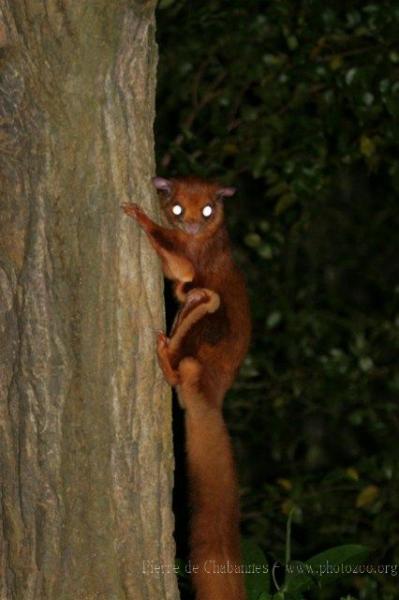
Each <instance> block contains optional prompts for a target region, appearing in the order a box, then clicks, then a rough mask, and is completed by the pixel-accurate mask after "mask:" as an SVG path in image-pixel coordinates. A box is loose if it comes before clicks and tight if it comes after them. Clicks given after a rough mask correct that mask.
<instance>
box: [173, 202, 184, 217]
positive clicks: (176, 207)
mask: <svg viewBox="0 0 399 600" xmlns="http://www.w3.org/2000/svg"><path fill="white" fill-rule="evenodd" d="M172 213H173V214H174V215H176V217H179V216H180V215H181V214H183V207H182V206H180V204H174V205H173V206H172Z"/></svg>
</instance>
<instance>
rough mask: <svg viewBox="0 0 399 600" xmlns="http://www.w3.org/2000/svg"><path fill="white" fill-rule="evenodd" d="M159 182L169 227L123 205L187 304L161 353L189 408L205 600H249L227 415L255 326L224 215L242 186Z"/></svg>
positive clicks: (197, 571)
mask: <svg viewBox="0 0 399 600" xmlns="http://www.w3.org/2000/svg"><path fill="white" fill-rule="evenodd" d="M153 183H154V185H155V187H156V189H157V191H158V193H159V197H160V201H161V207H162V211H163V214H164V216H165V217H166V221H167V222H168V224H169V227H164V226H161V225H158V224H156V223H155V222H154V221H152V220H151V219H150V218H149V217H148V216H147V215H146V214H145V213H144V212H143V210H142V209H141V208H140V207H139V206H138V205H137V204H133V203H126V204H123V205H122V208H123V210H124V211H125V213H126V214H127V215H129V216H130V217H132V218H134V219H135V220H136V221H137V223H138V224H139V225H140V227H141V228H142V229H143V230H144V231H145V233H146V234H147V236H148V239H149V241H150V243H151V245H152V246H153V248H154V249H155V251H156V252H157V254H158V255H159V257H160V259H161V261H162V267H163V272H164V275H165V277H167V278H168V279H171V280H172V282H173V288H174V294H175V296H176V299H177V301H178V302H179V305H180V307H179V310H178V312H177V314H176V317H175V321H174V323H173V326H172V329H171V332H170V335H169V337H167V336H166V335H165V334H164V333H158V339H157V353H158V360H159V364H160V367H161V369H162V372H163V374H164V377H165V379H166V380H167V381H168V383H169V384H170V385H172V386H174V387H175V388H176V391H177V396H178V399H179V403H180V405H181V406H182V408H184V410H185V431H186V455H187V471H188V479H189V488H190V503H191V509H192V514H191V523H190V559H191V563H192V565H193V584H194V588H195V591H196V600H245V597H246V596H245V590H244V580H243V575H242V573H241V572H240V571H241V569H240V568H239V567H240V560H241V556H240V535H239V519H240V516H239V498H238V483H237V475H236V469H235V463H234V457H233V451H232V447H231V441H230V437H229V434H228V431H227V428H226V424H225V422H224V419H223V414H222V405H223V399H224V396H225V394H226V392H227V390H228V389H229V388H230V387H231V385H232V384H233V381H234V379H235V377H236V374H237V371H238V369H239V366H240V364H241V363H242V361H243V358H244V356H245V354H246V352H247V350H248V346H249V341H250V332H251V320H250V311H249V302H248V296H247V291H246V286H245V282H244V278H243V276H242V274H241V273H240V271H239V270H238V268H237V266H236V265H235V263H234V261H233V258H232V254H231V247H230V240H229V236H228V233H227V229H226V226H225V223H224V213H223V201H224V199H225V198H229V197H231V196H233V195H234V193H235V189H234V188H231V187H223V186H221V185H219V184H217V183H213V182H208V181H205V180H202V179H199V178H197V177H181V178H173V179H164V178H162V177H155V178H154V179H153Z"/></svg>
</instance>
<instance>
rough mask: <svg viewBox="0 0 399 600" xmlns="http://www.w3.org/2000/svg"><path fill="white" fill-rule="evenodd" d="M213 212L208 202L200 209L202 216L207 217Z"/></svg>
mask: <svg viewBox="0 0 399 600" xmlns="http://www.w3.org/2000/svg"><path fill="white" fill-rule="evenodd" d="M212 213H213V208H212V206H211V205H210V204H207V205H206V206H204V208H203V209H202V214H203V215H204V217H206V218H208V217H210V216H211V214H212Z"/></svg>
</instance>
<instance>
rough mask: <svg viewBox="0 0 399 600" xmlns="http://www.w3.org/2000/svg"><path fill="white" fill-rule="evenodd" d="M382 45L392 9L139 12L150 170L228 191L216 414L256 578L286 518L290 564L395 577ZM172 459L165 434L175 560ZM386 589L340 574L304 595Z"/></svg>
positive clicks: (388, 115) (393, 252)
mask: <svg viewBox="0 0 399 600" xmlns="http://www.w3.org/2000/svg"><path fill="white" fill-rule="evenodd" d="M398 31H399V5H398V4H397V3H395V2H372V1H371V0H370V2H369V3H368V2H339V1H337V2H334V3H327V2H319V1H313V2H310V1H308V2H300V1H285V0H283V1H281V0H279V1H270V2H265V1H256V0H255V1H254V0H251V1H248V0H247V1H246V2H244V1H238V0H230V1H229V2H226V1H222V0H210V1H206V2H191V1H188V0H184V1H182V0H163V1H161V2H160V6H159V10H158V43H159V47H160V60H159V83H158V117H157V122H156V146H157V152H158V156H157V159H158V174H159V175H163V176H166V177H167V176H173V175H177V174H181V175H185V174H197V175H201V176H204V177H207V178H211V179H218V180H220V181H222V182H224V183H227V184H230V185H234V186H236V187H237V188H238V190H239V191H238V194H237V195H236V196H235V197H234V198H232V199H231V200H227V201H226V214H227V220H228V225H229V229H230V232H231V235H232V238H233V241H234V248H235V254H236V258H237V261H238V262H239V264H240V265H241V267H242V269H243V270H244V272H245V274H246V276H247V279H248V287H249V291H250V295H251V301H252V312H253V319H254V334H253V341H252V347H251V352H250V355H249V356H248V358H247V360H246V362H245V365H244V367H243V369H242V373H241V376H240V379H239V380H238V381H237V383H236V385H235V387H234V389H233V390H232V391H231V392H230V393H229V394H228V397H227V400H226V403H225V406H226V408H225V414H226V418H227V419H228V423H229V428H230V431H231V433H232V436H233V438H234V444H235V448H236V454H237V459H238V462H239V469H240V480H241V487H242V500H241V502H242V516H243V533H244V535H245V536H247V537H250V538H252V539H254V540H255V541H256V542H258V543H259V544H260V545H261V546H262V548H263V549H264V551H265V552H266V554H267V556H268V558H269V560H270V561H271V563H273V561H275V560H279V561H283V560H284V551H285V550H284V549H285V542H286V522H287V516H288V514H289V513H290V512H292V514H293V526H292V540H291V541H292V557H293V559H295V560H305V559H307V558H309V556H311V555H313V554H315V553H317V552H319V551H322V550H325V549H327V548H329V547H331V546H336V545H339V544H344V543H358V544H364V545H366V546H368V547H369V548H370V557H369V559H368V563H370V564H375V565H378V564H380V565H382V564H397V563H399V544H398V542H399V529H398V495H399V489H398V488H399V486H398V481H399V474H398V458H399V453H398V445H399V443H398V425H399V413H398V392H399V365H398V349H399V306H398V299H399V268H398V251H399V242H398V225H399V211H398V191H399V152H398V150H399V149H398V142H397V140H398V136H399V126H398V115H399V47H398ZM179 423H180V421H179V413H177V415H176V424H177V430H178V431H179ZM181 448H182V442H181V436H180V435H179V434H177V436H176V449H177V454H178V471H177V474H176V477H177V480H178V482H180V483H179V484H178V485H177V497H176V510H175V512H176V517H177V531H178V542H179V543H178V553H179V554H180V556H181V557H182V558H184V554H185V551H186V550H185V547H184V544H183V543H181V539H183V538H184V535H183V534H181V532H182V531H184V526H185V523H186V519H187V514H186V512H184V510H183V506H184V493H183V489H182V488H183V486H182V483H181V482H182V481H183V474H182V472H181V470H182V469H181V463H182V457H181V453H180V458H179V449H180V450H181ZM292 509H294V510H293V511H292ZM179 532H180V535H179ZM180 538H181V539H180ZM398 589H399V575H398V576H397V577H396V578H395V577H393V576H391V575H354V576H349V577H347V578H346V579H345V580H343V581H341V582H337V583H335V584H334V585H329V586H325V587H322V588H321V589H320V590H317V593H316V594H314V593H313V595H312V593H310V594H308V595H306V598H320V599H329V598H331V599H332V598H334V599H336V598H345V599H352V598H353V599H359V600H360V599H363V598H367V599H370V600H377V599H378V600H390V599H394V598H397V597H398Z"/></svg>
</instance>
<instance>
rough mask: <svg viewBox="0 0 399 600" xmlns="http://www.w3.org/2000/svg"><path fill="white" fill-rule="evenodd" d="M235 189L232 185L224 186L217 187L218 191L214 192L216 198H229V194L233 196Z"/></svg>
mask: <svg viewBox="0 0 399 600" xmlns="http://www.w3.org/2000/svg"><path fill="white" fill-rule="evenodd" d="M236 191H237V190H236V188H234V187H224V188H220V189H218V191H217V192H216V195H217V197H218V198H230V197H231V196H234V194H235V193H236Z"/></svg>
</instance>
